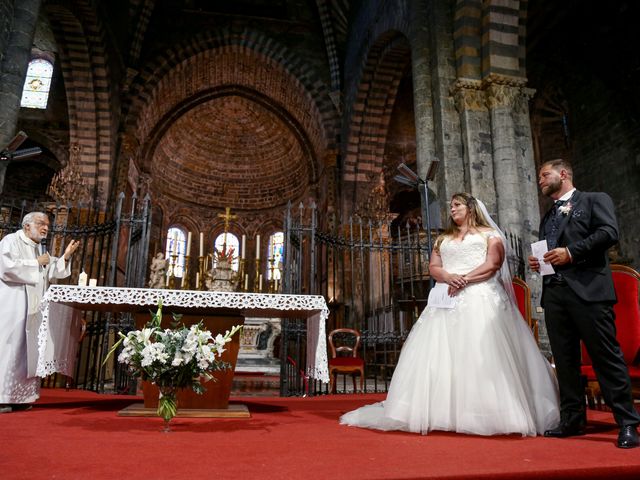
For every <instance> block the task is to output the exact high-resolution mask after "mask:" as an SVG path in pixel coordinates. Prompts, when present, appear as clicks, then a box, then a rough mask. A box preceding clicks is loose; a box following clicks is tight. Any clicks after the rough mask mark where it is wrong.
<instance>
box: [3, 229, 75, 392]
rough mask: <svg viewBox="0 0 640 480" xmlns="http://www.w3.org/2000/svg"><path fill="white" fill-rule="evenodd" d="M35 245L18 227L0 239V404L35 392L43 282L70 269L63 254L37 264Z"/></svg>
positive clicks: (38, 389) (36, 246) (68, 273)
mask: <svg viewBox="0 0 640 480" xmlns="http://www.w3.org/2000/svg"><path fill="white" fill-rule="evenodd" d="M38 249H39V244H37V243H36V242H34V241H33V240H31V239H30V238H29V237H27V235H26V234H25V233H24V231H22V230H19V231H17V232H16V233H11V234H9V235H7V236H6V237H4V238H3V239H2V241H0V403H30V402H34V401H35V400H37V398H38V397H39V395H40V381H41V379H40V378H39V377H36V376H35V367H36V365H37V362H38V329H39V327H40V318H41V314H40V308H39V307H40V300H41V298H42V296H43V295H44V293H45V291H46V289H47V288H48V287H49V282H50V281H51V280H52V279H54V278H65V277H68V276H69V275H70V274H71V268H70V262H65V260H64V256H62V257H60V258H56V257H53V256H52V257H51V261H50V262H49V264H48V265H47V266H45V267H43V266H40V265H39V264H38V260H37V257H38V255H39V254H40V253H39V250H38Z"/></svg>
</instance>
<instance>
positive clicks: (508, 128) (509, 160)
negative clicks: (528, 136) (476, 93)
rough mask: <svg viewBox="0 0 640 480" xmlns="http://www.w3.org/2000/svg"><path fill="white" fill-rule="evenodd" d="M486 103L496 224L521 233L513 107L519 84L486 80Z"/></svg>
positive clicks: (521, 222)
mask: <svg viewBox="0 0 640 480" xmlns="http://www.w3.org/2000/svg"><path fill="white" fill-rule="evenodd" d="M486 95H487V106H488V107H489V116H490V118H491V137H492V140H493V170H494V177H495V184H496V196H497V206H498V209H497V213H498V218H497V222H498V224H499V225H500V226H501V227H502V228H503V229H505V230H507V231H510V232H512V233H515V234H518V235H521V234H522V233H523V232H522V228H521V225H522V224H523V217H522V215H523V213H524V212H521V210H520V204H521V192H520V186H519V185H520V176H519V165H518V160H517V158H518V155H517V144H516V134H515V130H516V124H515V122H514V117H513V109H514V104H515V101H516V98H517V97H518V96H519V95H520V88H519V86H514V85H507V84H503V83H494V82H488V87H487V88H486Z"/></svg>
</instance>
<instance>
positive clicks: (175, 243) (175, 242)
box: [171, 233, 178, 255]
mask: <svg viewBox="0 0 640 480" xmlns="http://www.w3.org/2000/svg"><path fill="white" fill-rule="evenodd" d="M177 254H178V234H177V233H174V234H173V245H171V255H177Z"/></svg>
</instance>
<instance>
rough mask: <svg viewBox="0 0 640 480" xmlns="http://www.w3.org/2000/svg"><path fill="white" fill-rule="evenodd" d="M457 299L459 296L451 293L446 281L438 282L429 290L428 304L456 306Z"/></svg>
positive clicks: (446, 306) (447, 306) (440, 306)
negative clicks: (453, 295)
mask: <svg viewBox="0 0 640 480" xmlns="http://www.w3.org/2000/svg"><path fill="white" fill-rule="evenodd" d="M457 300H458V297H452V296H450V295H449V285H447V284H446V283H436V284H435V285H434V286H433V288H432V289H431V291H430V292H429V299H428V300H427V306H428V307H434V308H453V307H455V306H456V301H457Z"/></svg>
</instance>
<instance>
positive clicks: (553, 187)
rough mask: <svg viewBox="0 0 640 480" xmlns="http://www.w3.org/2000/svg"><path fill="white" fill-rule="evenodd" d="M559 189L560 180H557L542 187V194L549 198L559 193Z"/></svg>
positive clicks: (560, 185) (560, 186)
mask: <svg viewBox="0 0 640 480" xmlns="http://www.w3.org/2000/svg"><path fill="white" fill-rule="evenodd" d="M561 188H562V179H561V178H559V179H557V180H556V181H554V182H553V183H548V184H546V185H545V186H544V187H542V194H543V195H545V196H547V197H550V196H551V195H553V194H554V193H556V192H559V191H560V189H561Z"/></svg>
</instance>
